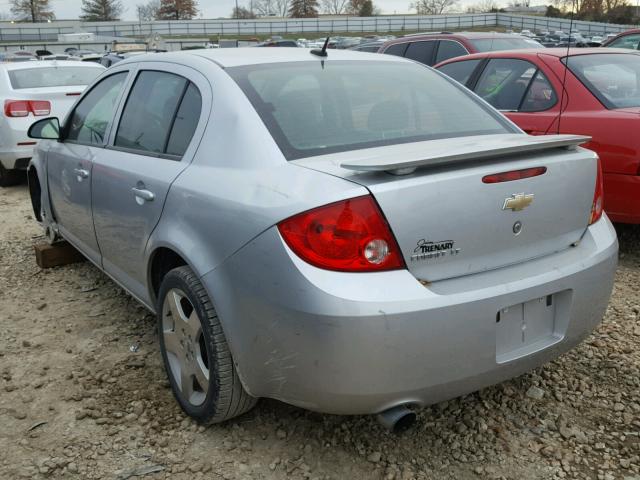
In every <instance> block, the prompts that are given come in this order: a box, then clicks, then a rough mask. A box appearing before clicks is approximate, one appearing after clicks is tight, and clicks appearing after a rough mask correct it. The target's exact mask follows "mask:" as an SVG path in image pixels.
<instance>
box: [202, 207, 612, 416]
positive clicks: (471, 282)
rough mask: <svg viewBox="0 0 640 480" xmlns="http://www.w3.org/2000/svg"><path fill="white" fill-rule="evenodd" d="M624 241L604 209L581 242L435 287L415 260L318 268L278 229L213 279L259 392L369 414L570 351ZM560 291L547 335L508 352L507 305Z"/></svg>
mask: <svg viewBox="0 0 640 480" xmlns="http://www.w3.org/2000/svg"><path fill="white" fill-rule="evenodd" d="M617 250H618V244H617V239H616V235H615V231H614V229H613V227H612V225H611V223H610V222H609V220H608V219H607V218H606V216H605V217H603V219H602V220H601V221H599V222H597V223H596V224H595V225H592V226H591V227H589V229H588V230H587V232H586V233H585V236H584V238H583V240H582V241H581V242H580V244H579V245H578V246H576V247H572V248H570V249H567V250H565V251H563V252H559V253H556V254H553V255H549V256H546V257H544V258H540V259H537V260H533V261H529V262H525V263H522V264H519V265H514V266H511V267H506V268H501V269H499V270H494V271H490V272H485V273H481V274H474V275H469V276H466V277H460V278H457V279H452V280H446V281H440V282H436V283H434V284H432V285H429V286H428V287H425V286H422V285H421V284H420V283H419V282H418V281H417V280H416V279H415V278H414V277H413V276H412V275H411V274H410V273H409V272H408V271H406V270H401V271H394V272H381V273H373V274H347V273H337V272H328V271H324V270H320V269H317V268H314V267H312V266H310V265H308V264H306V263H304V262H302V261H301V260H300V259H298V258H297V257H296V256H295V255H294V254H293V253H291V252H290V251H289V250H288V249H287V247H286V246H285V245H284V244H283V242H282V240H281V238H280V236H279V234H278V232H277V230H276V229H270V230H268V231H267V232H265V233H264V234H262V235H261V236H259V237H258V238H256V239H255V240H254V241H253V242H251V243H250V244H248V245H247V246H245V247H244V248H243V249H241V250H240V251H239V252H237V253H236V254H235V255H234V256H232V257H231V258H229V259H228V260H227V261H226V262H224V263H223V264H222V265H221V266H220V267H219V268H218V269H216V270H214V271H212V272H209V273H208V274H206V275H205V276H204V277H203V281H204V283H205V286H206V288H207V290H208V291H209V292H210V294H211V296H212V298H213V300H214V303H215V305H216V308H217V310H218V314H219V315H220V318H221V319H222V322H223V328H224V331H225V334H226V336H227V340H228V341H229V344H230V348H231V350H232V354H233V356H234V361H235V362H236V364H237V367H238V371H239V374H240V377H241V379H242V382H243V384H244V386H245V388H246V389H247V390H248V391H249V392H250V393H251V394H252V395H254V396H258V397H271V398H275V399H279V400H282V401H284V402H287V403H290V404H294V405H297V406H300V407H304V408H307V409H311V410H316V411H322V412H327V413H337V414H367V413H377V412H380V411H382V410H385V409H387V408H390V407H393V406H395V405H398V404H405V403H411V404H416V405H426V404H430V403H434V402H438V401H441V400H445V399H448V398H452V397H455V396H458V395H461V394H465V393H468V392H471V391H474V390H477V389H479V388H483V387H485V386H488V385H491V384H494V383H498V382H500V381H503V380H505V379H508V378H511V377H513V376H516V375H519V374H521V373H523V372H526V371H528V370H530V369H532V368H535V367H537V366H539V365H541V364H543V363H545V362H547V361H549V360H550V359H552V358H554V357H556V356H558V355H559V354H560V353H562V352H564V351H566V350H568V349H570V348H571V347H573V346H574V345H576V344H577V343H578V342H579V341H580V340H581V339H582V338H584V337H585V336H586V335H587V334H588V333H589V332H590V331H591V330H592V329H593V328H594V327H595V326H596V325H597V324H598V323H599V322H600V320H601V318H602V315H603V313H604V310H605V308H606V306H607V304H608V301H609V296H610V293H611V288H612V285H613V278H614V273H615V268H616V265H617ZM552 294H557V295H556V296H555V297H554V298H557V299H558V300H557V304H556V314H555V326H554V328H553V335H552V336H550V337H549V338H548V339H547V340H548V341H546V342H542V343H540V344H536V345H530V346H529V347H528V348H526V349H525V350H521V351H519V353H514V355H506V356H505V355H498V350H500V349H501V347H500V345H499V343H500V340H499V339H498V338H499V335H498V333H497V327H496V325H497V324H496V314H497V312H498V311H500V310H502V309H504V308H505V307H509V306H514V305H518V304H522V303H524V302H528V301H531V300H534V299H538V298H544V297H546V296H548V295H552ZM534 320H535V319H534ZM503 353H504V352H503ZM498 357H499V360H498V359H497V358H498Z"/></svg>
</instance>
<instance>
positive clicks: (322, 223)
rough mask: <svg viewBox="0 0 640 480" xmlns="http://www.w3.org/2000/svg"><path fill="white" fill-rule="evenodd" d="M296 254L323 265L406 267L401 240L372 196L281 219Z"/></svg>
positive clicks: (336, 267) (365, 269) (332, 267)
mask: <svg viewBox="0 0 640 480" xmlns="http://www.w3.org/2000/svg"><path fill="white" fill-rule="evenodd" d="M278 230H279V231H280V234H281V235H282V237H283V238H284V240H285V242H286V243H287V245H288V246H289V248H291V250H293V251H294V253H295V254H296V255H298V256H299V257H300V258H302V259H303V260H305V261H306V262H308V263H310V264H311V265H314V266H316V267H319V268H324V269H327V270H336V271H342V272H376V271H384V270H395V269H400V268H404V267H405V264H404V260H403V259H402V255H401V254H400V249H399V247H398V243H397V242H396V239H395V238H394V236H393V234H392V233H391V229H390V228H389V225H388V224H387V222H386V220H385V218H384V216H383V215H382V212H381V211H380V208H379V207H378V205H377V204H376V202H375V201H374V200H373V198H372V197H371V196H368V195H367V196H364V197H356V198H351V199H349V200H343V201H340V202H336V203H332V204H329V205H325V206H323V207H319V208H315V209H313V210H309V211H307V212H303V213H300V214H298V215H295V216H293V217H291V218H288V219H287V220H284V221H282V222H280V224H279V225H278Z"/></svg>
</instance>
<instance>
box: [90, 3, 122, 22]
mask: <svg viewBox="0 0 640 480" xmlns="http://www.w3.org/2000/svg"><path fill="white" fill-rule="evenodd" d="M81 9H82V14H81V15H80V19H81V20H84V21H85V22H111V21H114V20H120V15H122V11H123V10H124V7H123V6H122V2H121V1H120V0H82V7H81Z"/></svg>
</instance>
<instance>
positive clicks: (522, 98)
mask: <svg viewBox="0 0 640 480" xmlns="http://www.w3.org/2000/svg"><path fill="white" fill-rule="evenodd" d="M566 65H568V67H567V66H566ZM436 68H437V69H439V70H440V71H442V72H443V73H445V74H447V75H448V76H450V77H452V78H454V79H455V80H457V81H459V82H460V83H462V84H464V85H465V86H466V87H467V88H469V89H470V90H472V91H474V92H475V93H476V94H477V95H479V96H480V97H482V98H483V99H484V100H486V101H487V102H489V103H490V104H491V105H493V106H494V107H495V108H497V109H498V110H501V111H502V112H503V113H504V114H505V115H506V116H507V117H509V119H511V120H512V121H513V122H515V123H516V124H517V125H518V126H519V127H520V128H521V129H522V130H524V131H525V132H527V133H529V134H531V135H544V134H553V133H574V134H581V135H589V136H591V137H592V141H591V142H589V143H587V144H585V145H584V146H585V147H586V148H589V149H591V150H594V151H595V152H597V153H598V155H599V156H600V159H601V161H602V169H603V172H604V187H605V195H604V208H605V210H606V211H607V214H608V215H609V217H610V218H611V219H612V220H613V221H615V222H622V223H640V135H638V133H637V132H638V130H636V129H637V128H638V127H640V52H638V51H633V50H623V49H610V48H607V49H603V48H578V49H571V50H570V51H569V56H567V49H566V48H548V49H545V50H542V51H540V50H520V51H508V52H490V53H483V54H476V55H469V56H466V57H462V58H458V59H452V60H449V61H447V62H443V63H440V64H438V65H436ZM563 84H564V91H563ZM560 104H562V115H560Z"/></svg>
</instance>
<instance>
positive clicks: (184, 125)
mask: <svg viewBox="0 0 640 480" xmlns="http://www.w3.org/2000/svg"><path fill="white" fill-rule="evenodd" d="M201 110H202V96H201V95H200V92H199V91H198V89H197V88H196V86H195V85H194V84H193V83H191V84H189V87H188V88H187V91H186V92H185V94H184V98H183V99H182V103H181V104H180V108H179V109H178V113H177V115H176V119H175V121H174V123H173V128H172V129H171V135H169V142H168V143H167V154H168V155H176V156H178V157H181V156H182V155H184V152H186V151H187V147H188V146H189V143H191V139H192V138H193V134H194V132H195V131H196V127H197V126H198V120H200V111H201Z"/></svg>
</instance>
